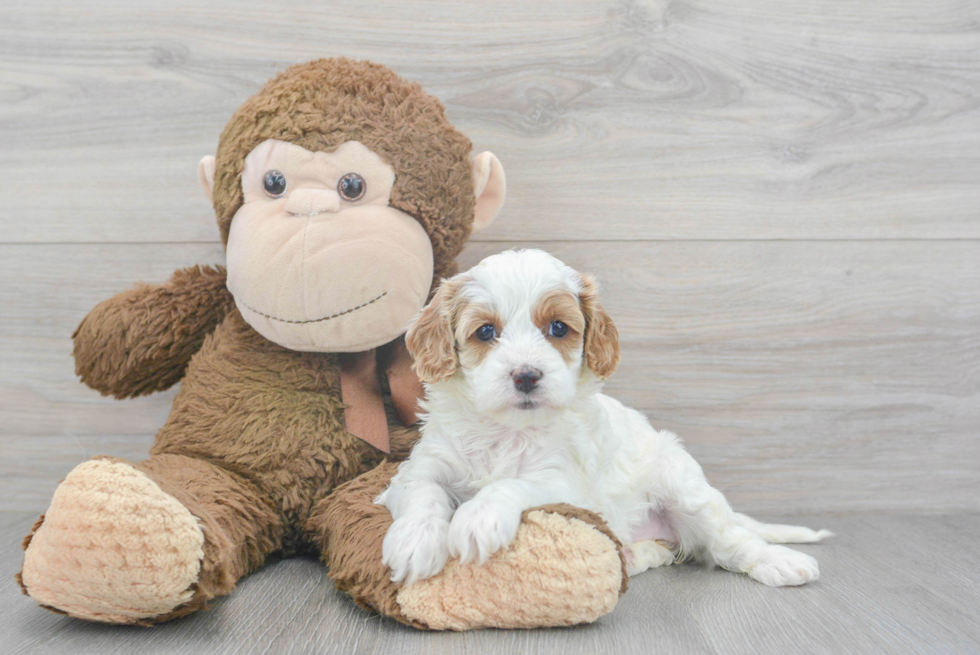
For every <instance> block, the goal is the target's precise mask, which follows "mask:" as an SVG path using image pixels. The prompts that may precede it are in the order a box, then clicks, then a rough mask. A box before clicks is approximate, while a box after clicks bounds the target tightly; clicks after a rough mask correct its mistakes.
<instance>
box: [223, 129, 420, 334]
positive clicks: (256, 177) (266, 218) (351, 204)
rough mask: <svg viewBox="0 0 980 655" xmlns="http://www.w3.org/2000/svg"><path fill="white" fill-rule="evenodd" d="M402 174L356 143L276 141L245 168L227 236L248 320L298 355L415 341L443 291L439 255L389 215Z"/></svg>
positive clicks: (409, 222)
mask: <svg viewBox="0 0 980 655" xmlns="http://www.w3.org/2000/svg"><path fill="white" fill-rule="evenodd" d="M394 182H395V172H394V170H393V169H392V167H391V166H390V165H388V164H386V163H385V162H384V161H383V160H382V159H381V157H379V156H378V155H377V154H375V153H374V152H372V151H371V150H370V149H368V148H367V147H366V146H364V145H362V144H361V143H359V142H357V141H347V142H346V143H344V144H343V145H341V146H340V147H339V148H337V149H336V150H334V151H333V152H310V151H309V150H306V149H304V148H302V147H300V146H298V145H295V144H292V143H287V142H284V141H277V140H274V139H270V140H267V141H264V142H263V143H261V144H259V145H258V146H257V147H256V148H255V149H254V150H252V152H251V153H250V154H249V155H248V157H246V159H245V167H244V170H243V172H242V191H243V194H244V204H243V205H242V206H241V208H240V209H239V210H238V211H237V213H236V214H235V216H234V219H233V220H232V222H231V230H230V232H229V234H228V247H227V254H228V289H229V290H230V291H231V293H232V295H233V296H234V297H235V302H236V304H237V305H238V309H239V311H241V313H242V316H243V317H244V318H245V320H246V321H247V322H248V323H249V325H251V326H252V327H253V328H255V330H256V331H257V332H258V333H259V334H261V335H262V336H264V337H266V338H267V339H269V340H271V341H274V342H275V343H278V344H279V345H281V346H284V347H286V348H290V349H292V350H304V351H317V352H357V351H362V350H367V349H369V348H374V347H377V346H380V345H382V344H385V343H387V342H389V341H391V340H393V339H395V338H396V337H398V336H399V335H400V334H402V333H403V332H404V331H405V328H406V326H407V325H408V324H409V323H410V322H411V320H412V319H413V318H414V317H415V315H416V314H417V313H418V312H419V311H420V310H421V309H422V306H423V305H424V304H425V301H426V298H427V297H428V294H429V288H430V286H431V284H432V273H433V258H432V245H431V243H430V241H429V237H428V235H427V234H426V233H425V230H423V229H422V226H421V225H419V223H418V222H417V221H416V220H415V219H414V218H412V217H411V216H409V215H408V214H406V213H404V212H402V211H399V210H398V209H395V208H393V207H390V206H389V202H390V200H391V189H392V186H393V184H394Z"/></svg>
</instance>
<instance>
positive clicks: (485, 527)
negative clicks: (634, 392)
mask: <svg viewBox="0 0 980 655" xmlns="http://www.w3.org/2000/svg"><path fill="white" fill-rule="evenodd" d="M406 341H407V345H408V349H409V351H410V352H411V353H412V355H413V356H414V357H415V369H416V371H417V372H418V375H419V377H420V378H421V379H422V381H423V382H425V383H426V397H425V400H424V401H423V402H422V409H423V411H424V412H425V415H424V417H423V426H422V438H421V440H420V441H419V443H418V444H417V445H416V446H415V448H414V450H413V451H412V454H411V456H410V457H409V458H408V460H406V461H405V462H404V463H403V464H402V465H401V467H400V468H399V470H398V473H397V474H396V475H395V477H394V478H392V481H391V485H390V486H389V487H388V489H387V490H386V491H385V492H384V493H382V494H381V495H380V496H378V498H377V499H376V501H375V502H377V503H379V504H382V505H384V506H386V507H387V508H388V510H389V511H390V512H391V515H392V517H393V518H394V523H393V524H392V525H391V528H390V529H389V530H388V533H387V535H386V536H385V539H384V545H383V549H382V550H383V561H384V563H385V564H386V565H387V566H389V567H390V568H391V579H392V580H394V581H396V582H398V581H404V582H406V583H410V582H413V581H415V580H421V579H424V578H428V577H430V576H433V575H435V574H437V573H439V572H440V571H441V570H442V568H443V566H445V564H446V560H447V558H448V557H449V556H457V557H459V559H460V560H461V561H462V562H478V563H483V562H485V561H486V560H487V559H488V558H489V557H490V555H492V554H493V553H494V552H495V551H497V550H498V549H500V548H503V547H505V546H507V545H508V544H509V543H510V542H511V540H513V539H514V537H515V535H516V534H517V528H518V526H519V524H520V522H521V513H522V512H523V511H524V510H526V509H530V508H532V507H537V506H539V505H545V504H548V503H569V504H571V505H575V506H578V507H582V508H586V509H589V510H592V511H594V512H596V513H598V514H599V515H600V516H602V517H603V518H604V519H605V520H606V522H607V523H608V525H609V527H610V529H611V530H612V531H613V532H614V533H615V534H616V536H617V537H618V538H619V540H620V541H621V542H622V543H623V545H624V547H625V548H626V557H627V565H628V569H629V574H630V575H635V574H637V573H640V572H641V571H645V570H646V569H648V568H651V567H655V566H661V565H664V564H670V563H672V562H674V561H677V560H680V559H686V558H692V557H693V558H700V559H705V560H708V561H711V562H714V563H716V564H718V565H719V566H721V567H723V568H725V569H728V570H730V571H741V572H743V573H747V574H748V575H749V576H751V577H752V578H754V579H756V580H758V581H759V582H762V583H764V584H767V585H772V586H779V585H800V584H803V583H805V582H808V581H810V580H816V579H817V576H818V575H819V570H818V568H817V561H816V560H815V559H814V558H812V557H810V556H809V555H806V554H804V553H801V552H798V551H795V550H791V549H789V548H786V547H784V546H777V545H773V544H777V543H791V542H796V543H803V542H813V541H819V540H820V539H823V538H825V537H827V536H830V533H829V532H827V531H826V530H821V531H820V532H815V531H813V530H810V529H808V528H802V527H794V526H786V525H770V524H764V523H759V522H757V521H755V520H753V519H751V518H749V517H747V516H745V515H743V514H738V513H736V512H734V511H732V509H731V507H729V505H728V502H727V501H726V500H725V497H724V496H723V495H722V494H721V492H719V491H718V490H717V489H715V488H713V487H711V485H709V484H708V482H707V480H705V477H704V473H703V472H702V470H701V467H700V466H699V465H698V463H697V462H695V461H694V459H693V458H692V457H691V456H690V455H689V454H688V453H687V451H686V450H684V448H683V446H681V443H680V440H679V439H678V437H677V436H676V435H674V434H672V433H670V432H667V431H664V430H660V431H657V430H655V429H653V428H652V427H651V426H650V424H649V423H648V422H647V419H646V418H645V417H644V416H643V415H642V414H640V413H639V412H637V411H635V410H632V409H630V408H628V407H624V406H623V405H622V404H621V403H619V402H618V401H616V400H614V399H613V398H610V397H609V396H605V395H603V394H601V393H600V389H601V386H602V382H601V381H602V380H603V379H605V378H606V377H608V376H609V375H610V374H611V373H612V372H613V371H614V370H615V368H616V365H617V364H618V362H619V342H618V336H617V332H616V328H615V326H614V325H613V323H612V321H611V320H610V318H609V316H608V315H607V314H606V313H605V311H603V309H602V306H601V305H600V304H599V302H598V301H597V299H596V284H595V282H594V281H593V280H592V279H591V278H589V277H587V276H584V275H580V274H579V273H576V272H575V271H574V270H572V269H571V268H569V267H568V266H566V265H565V264H563V263H562V262H560V261H558V260H557V259H555V258H554V257H552V256H551V255H549V254H547V253H545V252H542V251H540V250H523V251H508V252H503V253H501V254H499V255H494V256H492V257H488V258H486V259H484V260H483V261H482V262H481V263H480V264H479V265H477V266H476V267H475V268H473V269H471V270H469V271H467V272H465V273H461V274H459V275H457V276H455V277H453V278H451V279H449V280H447V281H445V282H444V283H443V284H442V285H441V286H440V287H439V289H438V290H437V291H436V294H435V296H434V297H433V299H432V302H431V303H430V304H429V305H428V306H426V308H425V309H424V310H423V311H422V313H421V314H420V315H419V317H418V319H417V320H416V322H415V323H414V324H413V325H412V326H411V328H410V329H409V331H408V334H407V336H406Z"/></svg>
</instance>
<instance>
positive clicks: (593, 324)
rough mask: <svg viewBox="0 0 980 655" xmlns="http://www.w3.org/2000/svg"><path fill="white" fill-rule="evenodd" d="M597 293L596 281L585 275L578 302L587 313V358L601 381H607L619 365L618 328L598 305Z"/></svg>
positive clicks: (585, 348)
mask: <svg viewBox="0 0 980 655" xmlns="http://www.w3.org/2000/svg"><path fill="white" fill-rule="evenodd" d="M598 292H599V286H598V285H597V284H596V281H595V280H594V279H593V278H592V277H591V276H588V275H583V276H582V291H580V292H579V302H581V303H582V313H583V314H584V315H585V347H584V350H585V361H586V364H587V365H588V367H589V368H590V369H591V370H592V372H593V373H595V374H596V376H597V377H598V378H599V379H600V380H605V379H606V378H607V377H609V376H610V375H612V374H613V372H614V371H615V370H616V366H618V365H619V331H618V330H616V326H615V325H613V322H612V319H611V318H609V314H607V313H606V310H604V309H603V308H602V305H600V304H599V297H598Z"/></svg>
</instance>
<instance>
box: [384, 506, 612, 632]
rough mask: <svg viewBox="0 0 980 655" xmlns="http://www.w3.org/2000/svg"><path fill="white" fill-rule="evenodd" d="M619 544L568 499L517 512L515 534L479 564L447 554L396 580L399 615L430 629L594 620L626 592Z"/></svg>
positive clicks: (600, 522) (571, 623)
mask: <svg viewBox="0 0 980 655" xmlns="http://www.w3.org/2000/svg"><path fill="white" fill-rule="evenodd" d="M627 577H628V576H627V574H626V567H625V560H624V557H623V552H622V548H621V546H620V544H619V542H618V541H617V540H616V538H615V537H613V535H612V533H611V532H609V529H608V528H607V527H606V526H605V523H603V522H602V521H601V519H599V518H598V517H597V516H595V515H594V514H592V513H590V512H586V511H584V510H581V509H577V508H574V507H570V506H568V505H549V506H546V507H543V508H538V509H534V510H529V511H528V512H525V513H524V517H523V522H522V523H521V526H520V528H519V529H518V531H517V538H516V539H514V541H513V542H512V543H511V544H510V545H509V546H508V547H506V548H504V549H502V550H500V551H498V552H497V553H496V554H495V555H494V556H493V557H491V558H490V559H489V560H488V561H487V563H486V564H483V565H482V566H481V565H476V564H460V563H459V562H458V561H457V560H451V561H450V562H449V563H448V564H447V565H446V568H445V569H443V571H442V573H440V574H439V575H437V576H435V577H432V578H429V579H427V580H421V581H419V582H414V583H412V584H410V585H406V586H404V587H401V589H400V590H399V591H398V595H397V603H398V605H399V609H400V610H401V613H402V615H403V616H404V617H405V618H407V619H409V620H411V621H416V622H418V623H420V624H422V625H424V626H426V627H428V628H430V629H434V630H468V629H471V628H480V627H497V628H534V627H541V626H556V625H575V624H578V623H588V622H590V621H595V620H596V619H597V618H599V617H600V616H602V615H604V614H606V613H608V612H610V611H612V609H613V607H615V606H616V601H617V600H619V597H620V595H621V594H622V593H623V592H625V591H626V583H627Z"/></svg>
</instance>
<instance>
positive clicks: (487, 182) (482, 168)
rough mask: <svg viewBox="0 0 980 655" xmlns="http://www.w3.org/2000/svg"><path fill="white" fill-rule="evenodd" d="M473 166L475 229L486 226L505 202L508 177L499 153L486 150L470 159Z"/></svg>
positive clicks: (475, 230) (478, 229)
mask: <svg viewBox="0 0 980 655" xmlns="http://www.w3.org/2000/svg"><path fill="white" fill-rule="evenodd" d="M470 166H472V167H473V191H474V192H476V212H475V214H476V216H475V218H474V219H473V231H474V232H479V231H480V230H482V229H484V228H486V227H487V226H488V225H490V223H493V219H494V218H496V217H497V213H498V212H499V211H500V208H501V207H502V206H503V204H504V198H505V197H506V196H507V178H506V177H505V176H504V167H503V165H502V164H501V163H500V160H499V159H497V155H495V154H493V153H492V152H490V151H484V152H481V153H480V154H478V155H477V156H476V157H474V158H473V159H472V160H470Z"/></svg>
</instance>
